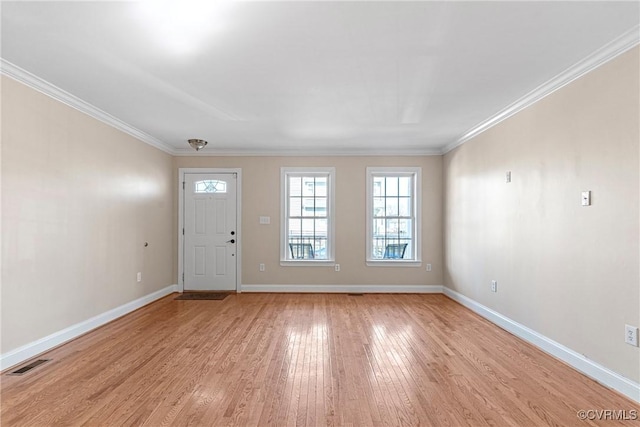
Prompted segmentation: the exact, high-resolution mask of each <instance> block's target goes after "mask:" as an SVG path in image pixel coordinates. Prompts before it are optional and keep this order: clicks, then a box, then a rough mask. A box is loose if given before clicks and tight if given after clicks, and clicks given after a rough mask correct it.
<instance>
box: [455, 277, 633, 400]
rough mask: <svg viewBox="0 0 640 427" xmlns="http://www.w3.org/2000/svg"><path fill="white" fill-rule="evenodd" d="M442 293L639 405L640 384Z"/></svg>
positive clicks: (471, 303) (459, 296) (472, 303)
mask: <svg viewBox="0 0 640 427" xmlns="http://www.w3.org/2000/svg"><path fill="white" fill-rule="evenodd" d="M443 293H444V294H445V295H446V296H448V297H449V298H451V299H452V300H454V301H456V302H458V303H460V304H461V305H463V306H465V307H467V308H468V309H470V310H471V311H473V312H475V313H477V314H479V315H480V316H482V317H484V318H485V319H487V320H488V321H490V322H492V323H494V324H496V325H497V326H499V327H500V328H502V329H504V330H506V331H507V332H510V333H512V334H513V335H515V336H517V337H519V338H522V339H523V340H525V341H527V342H529V343H531V344H533V345H534V346H536V347H538V348H539V349H541V350H542V351H544V352H546V353H548V354H550V355H552V356H554V357H556V358H558V359H560V360H562V361H563V362H565V363H567V364H568V365H569V366H571V367H573V368H574V369H576V370H577V371H579V372H582V373H583V374H584V375H586V376H588V377H590V378H593V379H594V380H596V381H597V382H599V383H600V384H603V385H605V386H607V387H610V388H612V389H614V390H616V391H618V392H620V393H622V394H624V395H625V396H627V397H629V398H631V399H633V400H635V401H636V402H640V384H638V383H637V382H635V381H633V380H630V379H629V378H625V377H623V376H622V375H620V374H618V373H616V372H613V371H612V370H610V369H608V368H606V367H604V366H602V365H600V364H598V363H596V362H594V361H593V360H590V359H588V358H586V357H585V356H583V355H582V354H580V353H578V352H576V351H574V350H571V349H570V348H568V347H565V346H564V345H562V344H560V343H558V342H556V341H554V340H552V339H551V338H548V337H546V336H544V335H542V334H540V333H538V332H536V331H534V330H533V329H529V328H527V327H526V326H524V325H522V324H520V323H518V322H516V321H514V320H512V319H510V318H508V317H506V316H504V315H502V314H500V313H498V312H497V311H494V310H492V309H490V308H488V307H486V306H484V305H482V304H480V303H478V302H476V301H474V300H472V299H471V298H469V297H466V296H464V295H462V294H461V293H458V292H456V291H454V290H453V289H449V288H448V287H446V286H444V287H443Z"/></svg>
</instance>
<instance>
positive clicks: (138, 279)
mask: <svg viewBox="0 0 640 427" xmlns="http://www.w3.org/2000/svg"><path fill="white" fill-rule="evenodd" d="M136 280H137V281H138V283H139V282H142V272H140V271H138V274H137V275H136Z"/></svg>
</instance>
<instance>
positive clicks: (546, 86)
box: [440, 25, 640, 154]
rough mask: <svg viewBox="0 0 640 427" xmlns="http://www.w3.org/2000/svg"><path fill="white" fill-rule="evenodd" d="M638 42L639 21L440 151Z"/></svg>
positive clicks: (453, 145) (512, 113)
mask: <svg viewBox="0 0 640 427" xmlns="http://www.w3.org/2000/svg"><path fill="white" fill-rule="evenodd" d="M639 43H640V25H636V26H635V27H633V28H632V29H631V30H629V31H627V32H626V33H624V34H622V35H621V36H620V37H618V38H616V39H614V40H613V41H611V42H610V43H607V44H606V45H604V46H603V47H601V48H600V49H598V50H596V51H595V52H593V53H592V54H591V55H589V56H587V57H586V58H584V59H583V60H581V61H579V62H577V63H576V64H574V65H572V66H571V67H569V68H567V69H566V70H564V71H563V72H562V73H560V74H558V75H557V76H555V77H553V78H552V79H551V80H549V81H547V82H546V83H543V84H542V85H540V86H538V87H537V88H535V89H534V90H532V91H531V92H529V93H527V94H526V95H524V96H523V97H522V98H520V99H518V100H517V101H515V102H513V103H512V104H510V105H508V106H506V107H505V108H503V109H502V110H500V111H498V112H497V113H496V114H494V115H493V116H491V117H489V118H488V119H486V120H484V121H482V122H480V123H478V124H477V125H476V126H474V127H473V128H471V129H469V130H468V131H467V132H465V133H464V134H463V135H462V136H460V137H459V138H458V139H457V140H455V141H453V142H451V143H449V144H447V145H445V146H444V147H443V148H442V151H441V152H440V154H446V153H448V152H449V151H451V150H453V149H454V148H456V147H458V146H460V145H462V144H464V143H465V142H467V141H469V140H470V139H472V138H474V137H476V136H478V135H479V134H481V133H482V132H484V131H486V130H487V129H490V128H492V127H493V126H495V125H497V124H498V123H500V122H502V121H503V120H506V119H508V118H509V117H511V116H513V115H514V114H516V113H518V112H520V111H522V110H524V109H525V108H528V107H530V106H531V105H533V104H535V103H536V102H538V101H540V100H541V99H542V98H544V97H546V96H548V95H550V94H552V93H553V92H555V91H557V90H558V89H560V88H562V87H564V86H566V85H568V84H569V83H571V82H572V81H574V80H576V79H578V78H580V77H582V76H583V75H585V74H587V73H589V72H590V71H593V70H594V69H596V68H598V67H600V66H601V65H603V64H605V63H606V62H608V61H611V60H612V59H614V58H616V57H617V56H619V55H622V54H623V53H625V52H626V51H628V50H629V49H631V48H633V47H635V46H637V45H638V44H639Z"/></svg>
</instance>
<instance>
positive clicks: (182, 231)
mask: <svg viewBox="0 0 640 427" xmlns="http://www.w3.org/2000/svg"><path fill="white" fill-rule="evenodd" d="M182 235H183V236H184V227H182Z"/></svg>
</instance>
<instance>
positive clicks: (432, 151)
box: [172, 148, 442, 157]
mask: <svg viewBox="0 0 640 427" xmlns="http://www.w3.org/2000/svg"><path fill="white" fill-rule="evenodd" d="M172 154H173V155H174V156H177V157H191V156H197V157H201V156H204V157H210V156H215V157H256V156H259V157H363V156H370V157H384V156H398V157H403V156H409V157H413V156H440V155H442V150H440V149H439V148H425V149H423V150H413V149H411V150H402V149H398V150H388V151H380V150H377V151H371V149H367V148H363V149H361V150H348V151H346V150H345V151H327V150H305V149H302V150H268V151H267V150H247V151H230V150H229V151H227V150H216V149H215V148H208V149H207V148H205V149H203V150H200V151H198V152H196V151H194V150H193V149H190V148H175V149H174V150H173V152H172Z"/></svg>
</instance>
